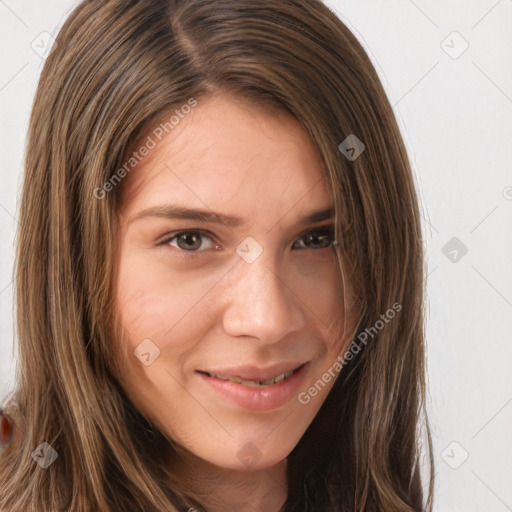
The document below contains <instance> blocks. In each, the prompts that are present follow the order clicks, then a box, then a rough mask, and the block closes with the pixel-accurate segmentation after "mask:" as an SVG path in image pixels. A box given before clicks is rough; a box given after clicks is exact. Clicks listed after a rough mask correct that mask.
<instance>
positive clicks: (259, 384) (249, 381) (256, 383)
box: [204, 368, 300, 388]
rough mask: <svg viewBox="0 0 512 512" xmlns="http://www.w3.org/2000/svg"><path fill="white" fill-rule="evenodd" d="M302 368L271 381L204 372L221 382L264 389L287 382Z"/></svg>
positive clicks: (273, 378)
mask: <svg viewBox="0 0 512 512" xmlns="http://www.w3.org/2000/svg"><path fill="white" fill-rule="evenodd" d="M299 369H300V368H297V369H295V370H291V371H289V372H285V373H280V374H279V375H276V376H275V377H271V378H270V379H265V380H261V379H254V380H253V379H242V378H241V377H232V376H230V375H219V374H217V373H214V374H211V373H208V372H204V373H205V374H206V375H208V377H214V378H216V379H220V380H229V381H230V382H236V383H237V384H241V385H242V386H249V387H253V388H255V387H262V386H272V384H276V383H278V382H281V381H282V380H286V379H288V378H289V377H291V376H292V375H293V374H294V373H295V372H296V371H298V370H299Z"/></svg>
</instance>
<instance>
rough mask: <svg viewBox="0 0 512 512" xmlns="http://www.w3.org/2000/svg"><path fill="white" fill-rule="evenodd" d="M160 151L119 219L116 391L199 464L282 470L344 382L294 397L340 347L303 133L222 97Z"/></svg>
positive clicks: (326, 223)
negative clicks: (119, 334)
mask: <svg viewBox="0 0 512 512" xmlns="http://www.w3.org/2000/svg"><path fill="white" fill-rule="evenodd" d="M153 138H154V139H155V141H156V142H157V144H156V146H155V147H154V148H153V149H151V152H150V153H149V154H148V155H147V156H146V157H144V158H143V159H142V160H141V161H140V162H139V164H138V165H137V167H136V168H134V169H133V170H132V171H131V173H130V174H129V175H128V176H127V177H126V178H125V180H126V182H124V183H123V196H122V204H121V208H120V210H119V237H118V240H117V250H118V254H117V264H118V269H117V271H118V280H117V283H116V320H117V322H118V324H120V325H121V326H122V327H123V329H122V332H123V333H124V334H123V336H122V338H121V337H120V339H118V340H117V341H116V350H117V358H118V364H119V365H120V367H121V370H122V375H123V376H122V377H121V378H120V379H121V385H122V386H123V388H124V389H125V391H126V393H127V394H128V396H129V397H130V399H131V400H132V401H133V403H134V404H135V406H136V407H137V408H138V409H139V410H140V411H141V412H142V413H143V414H144V415H145V416H146V417H147V418H148V419H149V420H150V421H151V422H153V423H154V424H156V425H157V426H158V427H159V428H160V429H161V430H162V431H163V432H165V433H166V434H167V435H168V436H170V437H172V438H173V439H174V440H175V441H177V442H178V443H179V444H180V445H182V446H183V447H185V448H186V449H187V450H188V451H190V452H191V453H192V454H193V455H195V456H197V457H199V458H201V459H203V460H204V461H207V462H209V463H212V464H215V465H217V466H221V467H223V468H230V469H245V470H253V469H263V468H265V467H269V466H272V465H274V464H276V463H278V462H279V461H282V460H283V459H285V458H286V457H287V456H288V454H289V453H290V452H291V450H292V449H293V448H294V446H295V445H296V444H297V442H298V441H299V439H300V438H301V436H302V435H303V434H304V432H305V431H306V429H307V427H308V425H309V424H310V423H311V421H312V420H313V418H314V417H315V415H316V413H317V412H318V410H319V408H320V406H321V405H322V403H323V402H324V400H325V398H326V397H327V394H328V392H329V390H330V389H331V387H332V385H333V382H334V379H330V380H328V379H325V378H324V379H323V381H322V382H323V386H318V384H317V386H316V390H317V392H316V393H314V394H313V395H311V394H308V396H309V397H310V398H311V399H310V400H308V401H307V403H305V402H306V401H305V400H304V399H302V400H299V396H302V397H304V396H305V395H304V393H305V392H307V391H308V389H310V388H311V387H313V386H314V385H315V383H317V381H318V380H319V379H320V380H322V377H323V376H324V377H325V374H326V372H329V370H330V374H331V375H332V365H333V362H334V361H335V360H336V358H337V357H338V355H339V354H340V351H341V350H342V349H343V345H344V342H343V340H342V339H341V338H340V335H339V334H337V333H336V332H335V331H336V329H335V325H336V323H337V322H340V318H341V319H343V318H344V309H343V308H344V302H343V286H344V283H343V279H342V276H341V273H340V270H339V266H338V264H337V259H336V254H335V248H334V246H333V242H334V235H333V224H332V222H333V221H332V218H331V215H332V214H333V212H332V211H331V212H330V213H329V210H330V209H332V203H331V202H330V195H329V193H328V190H327V189H326V188H325V187H324V185H323V181H322V179H323V178H322V170H321V162H320V160H319V157H318V155H317V154H316V153H315V150H314V148H313V146H312V144H311V142H310V140H309V139H308V137H307V135H306V134H305V132H304V131H302V129H301V127H300V126H299V124H298V123H297V121H296V120H295V119H294V118H292V117H291V116H288V115H285V114H283V115H281V116H279V117H277V116H275V114H273V113H268V112H265V111H264V110H262V109H261V108H256V107H254V106H252V105H250V104H247V103H244V102H241V101H240V100H236V99H234V98H233V97H230V96H224V95H219V94H217V95H215V96H210V97H208V98H201V99H199V100H198V103H197V106H195V108H193V109H192V111H191V112H190V113H188V114H187V115H186V116H184V117H183V118H182V119H181V120H180V122H179V124H178V125H176V126H175V127H174V128H173V129H172V131H169V134H168V135H166V136H165V137H163V138H162V140H161V141H158V139H157V138H155V137H153ZM322 212H323V213H322Z"/></svg>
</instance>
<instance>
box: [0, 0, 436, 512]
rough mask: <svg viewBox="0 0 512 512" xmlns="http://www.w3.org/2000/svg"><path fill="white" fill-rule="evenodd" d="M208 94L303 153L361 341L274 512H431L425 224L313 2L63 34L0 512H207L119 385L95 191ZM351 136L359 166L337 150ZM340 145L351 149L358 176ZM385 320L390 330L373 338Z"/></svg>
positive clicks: (375, 95)
mask: <svg viewBox="0 0 512 512" xmlns="http://www.w3.org/2000/svg"><path fill="white" fill-rule="evenodd" d="M217 90H221V91H225V92H228V93H230V94H233V95H234V96H238V97H243V98H246V99H247V100H250V101H251V102H253V103H254V104H257V105H260V106H263V107H264V108H266V111H267V112H269V113H270V112H274V111H276V112H277V111H286V112H288V113H291V114H292V115H293V116H295V118H296V119H297V120H298V121H299V122H300V123H301V125H302V126H303V128H304V130H305V131H306V132H307V133H308V135H309V136H310V137H311V140H312V142H313V143H314V145H315V148H316V149H317V150H318V153H319V155H320V157H321V159H322V163H323V166H324V168H325V179H326V180H327V182H328V184H329V186H330V190H331V193H332V200H333V204H334V206H335V227H336V237H337V239H338V240H339V246H338V247H337V251H338V252H337V254H338V256H339V264H340V268H341V267H342V270H343V272H344V275H345V276H348V279H349V281H350V285H351V287H352V288H353V290H354V295H355V304H356V307H357V309H358V313H359V316H358V318H359V322H358V329H357V331H358V332H363V331H364V332H366V333H367V334H368V333H370V332H371V337H368V335H367V337H366V338H365V340H366V339H367V342H365V343H361V344H360V345H359V351H358V352H357V354H355V357H353V358H352V359H351V360H349V361H346V364H344V367H343V369H342V371H341V373H340V375H339V378H338V379H337V380H336V382H335V384H334V387H333V388H332V390H331V392H330V393H329V395H328V397H327V398H326V401H325V402H324V404H323V406H322V408H321V409H320V411H319V413H318V415H317V417H316V418H315V419H314V420H313V422H312V423H311V425H310V427H309V428H308V430H307V431H306V433H305V434H304V436H303V437H302V438H301V440H300V441H299V443H298V445H297V446H296V447H295V449H294V450H293V451H292V453H290V455H289V457H288V469H287V471H288V473H287V482H288V498H287V501H286V503H285V505H284V506H283V508H282V510H283V511H286V512H290V511H300V512H305V511H314V512H319V511H320V510H321V511H322V512H328V511H332V512H334V511H337V512H339V511H354V510H358V511H359V510H361V511H363V510H364V511H377V510H378V511H392V512H401V511H403V512H405V511H408V512H410V511H423V510H431V509H432V489H433V474H434V471H433V460H432V446H431V444H432V443H431V438H430V431H429V427H428V421H427V420H426V414H425V398H426V384H425V347H424V300H425V298H424V277H425V268H424V252H423V251H424V248H423V243H422V231H421V224H420V214H419V207H418V201H417V196H416V191H415V185H414V180H413V177H412V172H411V168H410V164H409V161H408V157H407V153H406V150H405V147H404V144H403V141H402V138H401V135H400V132H399V129H398V126H397V123H396V120H395V117H394V114H393V111H392V108H391V106H390V104H389V102H388V100H387V98H386V95H385V93H384V90H383V87H382V85H381V83H380V81H379V78H378V76H377V73H376V72H375V70H374V67H373V65H372V64H371V62H370V60H369V58H368V56H367V55H366V53H365V52H364V50H363V48H362V47H361V45H360V44H359V42H358V41H357V40H356V38H355V37H354V36H353V34H352V33H351V32H350V31H349V30H348V29H347V28H346V27H345V25H344V24H343V23H342V22H341V21H340V20H339V19H338V18H337V17H336V16H335V14H334V13H333V12H331V11H330V10H329V9H328V8H327V7H326V6H325V5H324V4H323V3H321V2H320V1H319V0H307V1H306V0H258V1H252V0H155V1H143V0H124V1H120V0H92V1H83V2H82V3H81V4H80V5H79V6H78V7H77V8H76V9H75V10H74V11H73V12H72V13H71V15H70V16H69V18H68V19H67V21H66V22H65V24H64V26H63V27H62V29H61V31H60V33H59V34H58V37H57V39H56V45H55V46H54V48H53V50H52V52H51V53H50V55H49V56H48V58H47V60H46V63H45V66H44V69H43V72H42V75H41V79H40V82H39V86H38V89H37V94H36V97H35V101H34V105H33V110H32V116H31V121H30V128H29V135H28V142H27V149H26V161H25V176H24V183H23V192H22V198H21V206H20V212H19V219H20V228H19V232H18V239H17V259H16V306H17V335H18V342H19V363H18V373H17V386H16V389H15V390H14V392H13V394H12V397H11V398H12V400H11V402H10V404H11V407H9V404H7V406H6V409H7V410H8V412H9V413H10V414H11V415H12V417H13V418H14V420H15V422H16V425H17V426H18V429H19V431H20V432H22V433H23V436H22V437H20V440H19V442H17V443H13V444H11V445H10V446H9V447H8V448H7V449H5V451H4V452H3V454H2V456H1V457H0V486H1V487H0V488H1V496H0V505H1V507H2V510H5V511H6V512H19V511H23V512H30V511H36V510H37V511H38V512H41V511H43V510H51V511H55V510H57V509H62V510H64V509H66V510H73V511H84V512H90V511H93V510H94V511H99V510H101V511H107V510H112V511H114V510H116V511H117V510H123V511H125V510H126V511H127V510H137V511H142V510H144V511H163V510H180V511H181V510H187V509H188V507H195V508H197V509H201V508H204V507H202V506H201V500H200V499H199V498H198V497H197V496H194V495H191V494H190V493H189V492H188V491H187V486H186V484H184V485H181V484H180V483H179V480H178V478H177V476H176V475H168V474H167V472H166V468H165V462H164V458H163V457H160V456H159V453H160V449H161V447H162V446H163V445H166V446H168V445H169V443H168V442H167V440H166V439H165V437H164V436H163V434H162V433H161V432H159V431H158V430H157V429H156V428H155V427H154V426H153V425H151V424H150V423H149V422H147V420H146V419H145V418H144V417H142V415H140V414H139V412H138V411H137V410H135V408H134V407H133V406H132V404H131V403H130V401H129V400H128V399H127V397H126V396H125V395H124V393H123V390H122V389H121V387H120V386H119V384H118V381H117V379H116V378H115V377H114V375H115V372H114V371H113V362H112V361H113V360H114V355H113V352H112V343H111V342H110V341H109V336H110V333H111V318H110V317H111V313H112V311H113V310H114V304H113V296H114V281H115V276H114V275H113V272H112V269H113V268H115V265H114V257H115V251H114V249H115V239H116V225H117V223H116V219H117V218H116V214H117V211H118V204H119V190H120V187H114V186H113V187H111V188H112V190H110V189H109V190H108V191H106V192H105V190H106V189H105V187H104V184H105V183H107V182H109V180H111V178H112V176H113V175H114V173H115V172H116V171H117V170H118V169H119V168H120V167H121V166H122V165H123V164H124V163H125V162H126V159H127V155H129V154H130V152H131V151H133V148H134V145H135V142H136V141H138V140H139V139H140V137H141V136H143V135H144V134H145V133H148V130H149V129H150V128H151V127H153V126H156V125H157V123H159V122H161V121H162V119H165V118H168V117H169V116H170V115H171V114H172V112H173V111H175V110H176V109H177V108H180V107H181V106H182V105H184V104H186V103H187V102H188V101H189V100H190V99H191V98H194V99H195V101H197V102H198V103H199V104H200V102H201V98H204V97H206V95H208V94H211V93H213V92H215V91H217ZM354 135H355V136H356V137H357V139H358V140H359V141H361V142H362V143H363V144H364V148H363V147H362V146H361V144H360V143H359V142H358V141H357V140H356V139H354V138H349V139H347V137H349V136H351V137H352V136H354ZM346 140H349V141H352V143H354V141H356V144H359V145H358V146H357V148H358V149H360V150H362V149H364V150H363V151H362V153H361V154H360V155H358V156H357V158H351V157H353V154H354V151H353V148H348V151H349V152H348V153H347V146H346V145H345V146H343V144H342V142H343V141H346ZM340 144H342V145H341V146H340ZM339 146H340V147H339ZM102 187H103V189H102V190H103V192H101V194H99V193H98V190H99V189H101V188H102ZM100 195H101V197H99V196H100ZM396 304H398V305H400V312H399V313H398V314H396V316H395V318H394V319H393V321H391V322H389V323H387V324H386V327H385V328H384V329H381V330H379V329H376V328H373V331H371V330H370V328H372V326H374V325H375V324H376V321H378V320H379V319H380V318H381V315H383V313H385V312H386V311H388V310H390V309H391V308H393V305H396ZM395 309H396V308H395ZM377 331H378V332H377ZM359 339H362V338H359ZM13 403H15V404H16V407H12V404H13ZM420 425H423V426H425V427H426V434H427V435H426V438H427V443H426V444H427V446H426V453H427V455H428V458H429V462H430V464H429V467H430V474H429V482H428V491H427V492H426V493H425V492H424V489H423V487H424V486H425V483H424V482H422V478H421V476H420V465H421V457H422V453H421V452H422V442H421V441H422V437H421V436H420V434H419V432H420V429H419V426H420ZM43 442H47V443H48V444H49V445H50V446H51V447H52V448H53V449H54V450H55V451H56V453H57V454H58V458H57V460H56V461H55V462H54V463H53V464H51V465H50V466H49V467H48V468H47V469H42V468H41V467H40V466H39V465H38V464H36V463H35V462H34V460H33V458H32V456H31V454H32V453H33V451H34V450H35V449H36V448H37V447H38V446H39V445H40V444H41V443H43ZM171 449H175V448H173V447H172V446H171Z"/></svg>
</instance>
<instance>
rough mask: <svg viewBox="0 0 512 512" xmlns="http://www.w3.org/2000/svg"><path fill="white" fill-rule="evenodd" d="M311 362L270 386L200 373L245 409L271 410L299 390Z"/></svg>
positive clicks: (228, 398)
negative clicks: (250, 385) (238, 381)
mask: <svg viewBox="0 0 512 512" xmlns="http://www.w3.org/2000/svg"><path fill="white" fill-rule="evenodd" d="M309 366H310V364H309V363H306V364H304V365H303V366H302V367H301V368H300V369H299V370H298V371H296V372H295V373H294V374H293V375H292V376H291V377H288V378H287V379H285V380H282V381H281V382H277V383H276V384H272V385H270V386H262V387H257V388H256V387H249V386H244V385H242V384H238V383H237V382H231V381H229V380H222V379H217V378H216V377H209V376H208V375H204V374H201V373H198V375H199V377H201V379H203V380H204V381H205V382H206V383H207V384H208V385H209V386H210V387H211V389H213V390H214V391H215V392H217V393H218V394H219V395H220V396H221V397H222V398H224V399H227V400H229V401H230V402H232V403H235V404H236V405H238V406H240V407H243V408H244V409H251V410H253V411H270V410H272V409H277V408H278V407H281V406H282V405H284V404H285V403H286V402H288V401H289V400H290V398H292V397H293V396H294V395H295V394H296V393H297V391H298V390H299V388H300V386H301V384H302V383H303V382H304V379H305V377H306V375H307V373H308V371H309Z"/></svg>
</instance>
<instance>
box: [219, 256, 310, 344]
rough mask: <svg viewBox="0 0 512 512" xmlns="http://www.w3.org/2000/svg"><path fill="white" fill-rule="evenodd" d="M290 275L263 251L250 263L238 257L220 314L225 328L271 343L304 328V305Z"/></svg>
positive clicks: (239, 334)
mask: <svg viewBox="0 0 512 512" xmlns="http://www.w3.org/2000/svg"><path fill="white" fill-rule="evenodd" d="M290 276H291V274H290V272H286V275H284V274H283V272H282V270H280V267H278V266H277V265H276V264H273V263H272V262H271V258H269V257H267V256H266V251H264V252H263V254H261V255H260V256H259V257H258V258H257V259H256V261H253V262H252V263H246V262H245V261H243V260H242V261H240V262H239V267H238V268H236V269H235V271H234V275H232V276H231V282H230V286H229V292H228V304H227V306H226V308H225V310H224V315H223V326H224V330H225V332H226V333H227V334H228V335H231V336H251V337H254V338H258V339H259V340H260V341H261V342H262V343H267V344H270V343H275V342H277V341H279V340H281V339H283V338H284V337H285V336H286V335H288V334H290V333H292V332H298V331H300V330H301V329H303V328H304V326H305V325H306V318H305V313H304V309H303V308H304V307H305V306H304V304H303V302H302V301H301V299H300V298H299V297H298V296H297V295H296V294H295V293H294V291H293V288H294V287H293V282H290V279H293V277H290Z"/></svg>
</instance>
